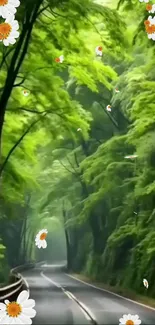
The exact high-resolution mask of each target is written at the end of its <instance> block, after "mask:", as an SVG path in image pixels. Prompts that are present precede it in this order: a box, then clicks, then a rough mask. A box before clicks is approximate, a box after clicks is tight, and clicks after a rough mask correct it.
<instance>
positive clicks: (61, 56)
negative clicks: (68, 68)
mask: <svg viewBox="0 0 155 325" xmlns="http://www.w3.org/2000/svg"><path fill="white" fill-rule="evenodd" d="M63 61H64V56H63V55H60V56H59V58H56V59H55V62H58V63H62V62H63Z"/></svg>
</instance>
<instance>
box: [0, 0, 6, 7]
mask: <svg viewBox="0 0 155 325" xmlns="http://www.w3.org/2000/svg"><path fill="white" fill-rule="evenodd" d="M7 4H8V0H0V6H5V5H7Z"/></svg>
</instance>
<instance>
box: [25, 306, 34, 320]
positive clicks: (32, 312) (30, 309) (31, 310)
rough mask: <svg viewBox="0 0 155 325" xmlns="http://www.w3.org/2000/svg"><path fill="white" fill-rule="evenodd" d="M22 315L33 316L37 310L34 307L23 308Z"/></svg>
mask: <svg viewBox="0 0 155 325" xmlns="http://www.w3.org/2000/svg"><path fill="white" fill-rule="evenodd" d="M22 315H24V316H28V317H30V318H33V317H35V316H36V311H35V310H34V309H32V308H23V310H22Z"/></svg>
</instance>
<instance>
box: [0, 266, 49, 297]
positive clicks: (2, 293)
mask: <svg viewBox="0 0 155 325" xmlns="http://www.w3.org/2000/svg"><path fill="white" fill-rule="evenodd" d="M43 263H45V262H40V263H29V264H25V265H20V266H17V267H15V268H14V269H12V270H11V271H10V276H11V277H14V280H15V281H16V282H14V283H12V284H10V285H7V286H5V287H3V288H0V302H3V301H4V300H5V299H9V300H11V301H13V300H16V298H17V297H18V294H19V293H20V292H21V291H22V290H28V287H27V283H26V281H25V280H24V278H23V277H22V275H21V274H20V273H18V272H20V271H23V270H26V269H29V268H33V267H35V266H36V265H38V266H39V265H42V264H43Z"/></svg>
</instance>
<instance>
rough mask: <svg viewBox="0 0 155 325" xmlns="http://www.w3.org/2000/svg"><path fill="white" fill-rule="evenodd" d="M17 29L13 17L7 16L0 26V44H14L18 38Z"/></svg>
mask: <svg viewBox="0 0 155 325" xmlns="http://www.w3.org/2000/svg"><path fill="white" fill-rule="evenodd" d="M18 29H19V24H18V21H17V20H14V16H9V17H8V18H7V19H6V20H5V22H4V23H2V24H0V42H3V44H4V45H5V46H8V45H9V44H15V43H16V38H18V37H19V32H17V30H18Z"/></svg>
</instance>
